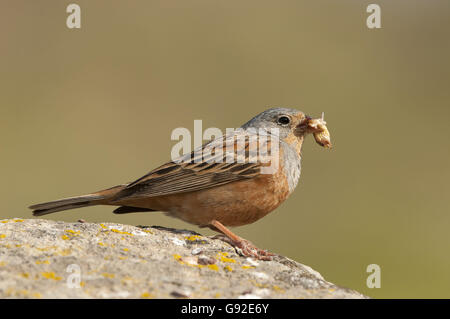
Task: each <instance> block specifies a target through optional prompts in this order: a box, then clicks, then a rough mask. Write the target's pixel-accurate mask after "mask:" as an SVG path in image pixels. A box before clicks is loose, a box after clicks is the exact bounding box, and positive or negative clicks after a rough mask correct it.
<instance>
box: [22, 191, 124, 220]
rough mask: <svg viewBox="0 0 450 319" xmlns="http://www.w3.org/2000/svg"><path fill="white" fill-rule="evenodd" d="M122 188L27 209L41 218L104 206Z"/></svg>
mask: <svg viewBox="0 0 450 319" xmlns="http://www.w3.org/2000/svg"><path fill="white" fill-rule="evenodd" d="M124 187H125V185H118V186H115V187H112V188H108V189H105V190H102V191H99V192H96V193H92V194H87V195H82V196H76V197H69V198H64V199H59V200H55V201H52V202H46V203H41V204H36V205H32V206H30V207H29V208H30V209H32V210H33V216H42V215H47V214H51V213H56V212H60V211H63V210H68V209H74V208H81V207H87V206H94V205H101V204H106V202H107V201H108V199H110V198H111V197H113V196H114V195H115V194H117V192H119V191H120V190H122V189H123V188H124Z"/></svg>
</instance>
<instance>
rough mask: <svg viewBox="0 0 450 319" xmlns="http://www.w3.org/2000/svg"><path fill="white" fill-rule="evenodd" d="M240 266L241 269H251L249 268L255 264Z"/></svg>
mask: <svg viewBox="0 0 450 319" xmlns="http://www.w3.org/2000/svg"><path fill="white" fill-rule="evenodd" d="M241 268H242V269H251V268H255V266H249V265H244V266H242V267H241Z"/></svg>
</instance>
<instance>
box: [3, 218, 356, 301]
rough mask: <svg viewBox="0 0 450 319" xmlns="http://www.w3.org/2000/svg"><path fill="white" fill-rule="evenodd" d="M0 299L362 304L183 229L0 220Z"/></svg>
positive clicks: (350, 294) (278, 261)
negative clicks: (295, 300)
mask: <svg viewBox="0 0 450 319" xmlns="http://www.w3.org/2000/svg"><path fill="white" fill-rule="evenodd" d="M0 298H365V296H363V295H362V294H360V293H358V292H356V291H353V290H350V289H346V288H341V287H338V286H336V285H334V284H332V283H330V282H327V281H326V280H324V278H323V277H322V276H321V275H320V274H319V273H318V272H316V271H314V270H313V269H311V268H310V267H308V266H305V265H302V264H300V263H297V262H295V261H293V260H291V259H288V258H286V257H282V256H275V258H274V259H273V260H272V261H256V260H254V259H251V258H245V257H242V256H240V255H239V254H238V253H237V252H236V251H235V249H234V248H233V247H231V246H230V245H229V244H227V243H224V242H223V241H221V240H218V239H212V238H209V237H205V236H202V235H200V234H197V233H195V232H192V231H189V230H177V229H171V228H163V227H156V226H154V227H142V226H141V227H136V226H129V225H120V224H112V223H104V224H93V223H66V222H55V221H49V220H42V219H9V220H1V221H0Z"/></svg>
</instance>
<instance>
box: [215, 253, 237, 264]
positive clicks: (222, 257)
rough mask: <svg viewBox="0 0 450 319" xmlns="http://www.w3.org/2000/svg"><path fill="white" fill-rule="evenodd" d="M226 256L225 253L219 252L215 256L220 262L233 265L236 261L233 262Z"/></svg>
mask: <svg viewBox="0 0 450 319" xmlns="http://www.w3.org/2000/svg"><path fill="white" fill-rule="evenodd" d="M227 256H228V253H227V252H221V253H218V254H217V257H218V259H219V260H220V261H221V262H224V263H235V262H236V260H234V259H233V258H228V257H227Z"/></svg>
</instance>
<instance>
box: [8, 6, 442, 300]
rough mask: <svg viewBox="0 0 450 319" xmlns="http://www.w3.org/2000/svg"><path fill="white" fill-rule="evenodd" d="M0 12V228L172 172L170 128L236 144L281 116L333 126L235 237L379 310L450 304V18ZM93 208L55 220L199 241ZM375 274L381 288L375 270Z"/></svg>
mask: <svg viewBox="0 0 450 319" xmlns="http://www.w3.org/2000/svg"><path fill="white" fill-rule="evenodd" d="M72 2H76V3H77V4H79V5H80V6H81V17H82V27H81V29H79V30H76V29H75V30H70V29H68V28H67V27H66V17H67V15H68V14H67V13H66V6H67V5H68V4H69V3H71V2H69V1H22V0H14V1H13V0H10V1H2V2H1V3H0V12H1V13H0V17H1V18H0V35H1V41H0V48H1V59H0V72H1V73H0V74H1V75H0V88H1V89H0V92H1V94H0V147H1V157H0V174H1V175H0V176H1V177H2V182H1V184H0V193H1V194H2V201H1V202H0V218H11V217H22V218H31V212H30V211H29V210H28V209H27V206H28V205H30V204H34V203H39V202H43V201H48V200H54V199H58V198H61V197H68V196H73V195H79V194H83V193H87V192H91V191H95V190H98V189H102V188H106V187H109V186H113V185H116V184H119V183H123V182H128V181H131V180H134V179H135V178H137V177H140V176H141V175H143V174H145V173H146V172H148V171H149V170H151V169H152V168H154V167H155V166H157V165H160V164H162V163H163V162H165V161H166V160H168V159H169V158H170V150H171V147H172V146H173V145H174V144H175V143H176V142H175V141H171V139H170V134H171V132H172V130H173V129H174V128H176V127H187V128H189V129H193V121H194V119H202V120H203V127H204V128H207V127H219V128H221V129H225V128H226V127H238V126H240V125H241V124H243V123H244V122H246V121H247V120H248V119H250V118H251V117H252V116H254V115H255V114H257V113H259V112H261V111H263V110H264V109H266V108H268V107H271V106H287V107H295V108H298V109H300V110H302V111H304V112H306V113H307V114H310V115H313V116H320V114H321V112H322V111H323V112H325V115H326V117H325V118H326V120H327V122H328V127H329V129H330V132H331V135H332V141H333V144H334V149H332V150H331V151H327V150H325V149H322V148H320V147H319V146H318V145H316V144H315V142H314V141H313V139H312V138H309V139H308V140H307V142H306V145H305V146H304V148H303V171H302V178H301V181H300V183H299V186H298V187H297V189H296V191H295V193H294V194H293V195H292V196H291V197H290V199H289V200H288V201H287V202H285V203H284V204H283V205H282V206H281V207H280V208H278V209H277V210H276V211H275V212H273V213H271V214H269V215H268V216H267V217H265V218H264V219H262V220H260V221H258V222H257V223H255V224H252V225H249V226H244V227H239V228H237V229H235V231H236V232H237V233H238V234H239V235H241V236H243V237H244V238H248V239H250V240H251V241H253V242H254V243H255V244H257V245H258V246H259V247H262V248H265V249H269V250H271V251H273V252H276V253H279V254H283V255H286V256H288V257H290V258H293V259H295V260H297V261H299V262H301V263H304V264H307V265H309V266H311V267H313V268H314V269H316V270H318V271H319V272H320V273H322V275H323V276H324V277H325V278H326V279H327V280H329V281H332V282H334V283H336V284H339V285H343V286H346V287H350V288H353V289H356V290H359V291H360V292H362V293H365V294H367V295H369V296H371V297H384V298H393V297H396V298H421V297H424V298H450V292H449V291H450V290H449V285H450V274H449V270H450V254H449V244H450V235H449V229H450V212H449V193H450V192H449V191H450V187H449V183H448V180H449V178H450V169H449V158H450V147H449V146H450V145H449V144H450V143H449V137H450V123H449V115H450V108H449V106H450V87H449V84H450V59H449V57H450V41H449V39H450V2H449V1H445V0H443V1H425V0H422V1H417V0H408V1H406V0H403V1H400V0H397V1H377V2H376V3H378V4H379V5H380V6H381V9H382V13H381V14H382V15H381V18H382V29H378V30H376V29H374V30H370V29H368V28H367V27H366V17H367V16H368V15H369V14H368V13H366V7H367V5H368V4H370V3H371V2H368V1H356V0H355V1H349V0H347V1H333V0H328V1H206V0H202V1H197V0H188V1H186V0H183V1H143V0H142V1H84V0H83V1H82V0H77V1H72ZM111 210H112V208H109V207H93V208H85V209H80V210H74V211H68V212H61V213H57V214H53V215H48V216H46V218H49V219H55V220H64V221H76V220H77V219H79V218H83V219H85V220H87V221H88V222H117V223H127V224H133V225H137V224H142V225H162V226H168V227H181V228H189V229H194V230H197V231H200V232H201V233H203V234H213V233H212V232H211V231H208V230H204V229H202V230H199V229H196V228H195V227H193V226H191V225H189V224H185V223H183V222H181V221H178V220H175V219H172V218H169V217H165V216H164V215H163V214H161V213H148V214H135V215H122V216H118V215H113V214H112V213H111ZM372 263H375V264H378V265H380V267H381V288H380V289H368V288H367V287H366V278H367V276H368V274H367V273H366V267H367V265H369V264H372Z"/></svg>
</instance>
